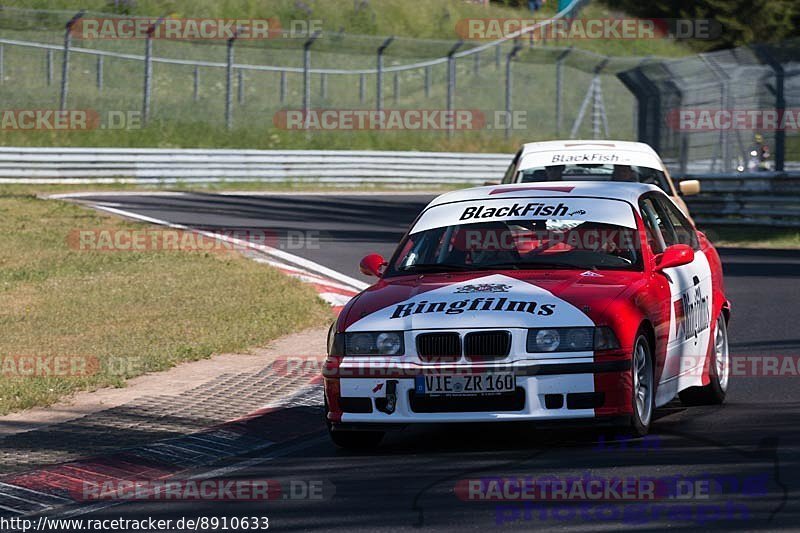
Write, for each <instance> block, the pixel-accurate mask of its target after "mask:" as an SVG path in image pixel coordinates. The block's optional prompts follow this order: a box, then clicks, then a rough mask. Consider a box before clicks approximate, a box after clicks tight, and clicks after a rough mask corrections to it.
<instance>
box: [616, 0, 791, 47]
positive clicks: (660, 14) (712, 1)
mask: <svg viewBox="0 0 800 533" xmlns="http://www.w3.org/2000/svg"><path fill="white" fill-rule="evenodd" d="M601 1H602V2H603V3H604V4H606V5H607V6H609V7H610V8H612V9H619V10H620V11H623V12H625V13H627V14H629V15H634V16H637V17H643V18H666V19H677V18H682V19H714V20H716V21H717V22H719V24H720V25H721V28H720V30H721V31H720V32H719V35H715V36H714V37H713V38H712V39H710V40H695V41H694V42H692V43H691V44H692V45H693V46H695V47H696V48H698V49H704V50H709V49H720V48H731V47H734V46H741V45H744V44H752V43H778V42H781V41H784V40H786V39H789V38H792V37H798V36H800V2H799V1H798V0H647V1H645V2H643V1H642V0H601Z"/></svg>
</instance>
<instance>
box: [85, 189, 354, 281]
mask: <svg viewBox="0 0 800 533" xmlns="http://www.w3.org/2000/svg"><path fill="white" fill-rule="evenodd" d="M90 206H91V207H93V208H95V209H99V210H101V211H106V212H108V213H112V214H114V215H119V216H122V217H126V218H132V219H135V220H140V221H142V222H148V223H150V224H156V225H158V226H166V227H169V228H173V229H181V230H186V231H192V232H194V233H197V234H199V235H203V236H206V237H211V238H214V239H218V240H221V241H224V242H229V243H232V244H237V245H240V246H243V247H245V248H250V249H252V250H258V251H259V252H262V253H264V254H267V255H270V256H272V257H276V258H278V259H282V260H284V261H287V262H289V263H293V264H294V265H296V266H297V267H300V268H304V269H306V270H308V271H310V272H311V273H316V274H319V275H321V276H324V277H327V278H330V279H333V280H335V281H338V282H339V283H342V284H344V285H346V286H348V287H349V288H352V289H354V290H355V291H356V292H360V291H362V290H364V289H366V288H367V287H369V285H368V284H367V283H364V282H363V281H359V280H357V279H355V278H351V277H350V276H347V275H345V274H342V273H341V272H337V271H336V270H333V269H330V268H328V267H326V266H323V265H320V264H319V263H315V262H314V261H311V260H309V259H305V258H303V257H300V256H297V255H294V254H290V253H288V252H284V251H283V250H279V249H277V248H273V247H271V246H266V245H263V244H257V243H253V242H250V241H248V240H244V239H238V238H236V237H229V236H227V235H220V234H218V233H214V232H212V231H204V230H198V229H195V228H192V227H190V226H185V225H183V224H173V223H172V222H168V221H166V220H160V219H157V218H153V217H148V216H146V215H140V214H138V213H134V212H132V211H126V210H123V209H117V208H115V207H105V206H102V205H92V204H90Z"/></svg>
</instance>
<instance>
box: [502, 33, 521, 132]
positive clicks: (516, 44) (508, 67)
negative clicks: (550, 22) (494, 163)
mask: <svg viewBox="0 0 800 533" xmlns="http://www.w3.org/2000/svg"><path fill="white" fill-rule="evenodd" d="M521 48H522V45H521V44H520V43H519V42H517V41H515V42H514V47H513V48H512V49H511V51H510V52H509V53H508V55H507V56H506V139H508V138H510V137H511V126H512V124H511V98H512V97H513V93H512V88H511V85H512V83H513V80H512V78H511V61H512V60H513V59H514V56H515V55H517V52H519V51H520V49H521Z"/></svg>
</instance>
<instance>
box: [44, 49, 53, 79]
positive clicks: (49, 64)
mask: <svg viewBox="0 0 800 533" xmlns="http://www.w3.org/2000/svg"><path fill="white" fill-rule="evenodd" d="M45 76H46V78H47V86H48V87H50V86H51V85H53V51H52V50H50V49H48V50H47V54H45Z"/></svg>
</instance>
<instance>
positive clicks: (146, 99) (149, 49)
mask: <svg viewBox="0 0 800 533" xmlns="http://www.w3.org/2000/svg"><path fill="white" fill-rule="evenodd" d="M163 20H164V17H161V18H160V19H158V20H157V21H156V22H155V23H154V24H151V25H150V27H149V28H147V40H146V41H145V48H144V96H143V98H142V124H144V125H147V121H148V120H150V97H151V96H152V85H153V35H154V34H155V32H156V28H157V27H158V25H159V24H161V22H162V21H163Z"/></svg>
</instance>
